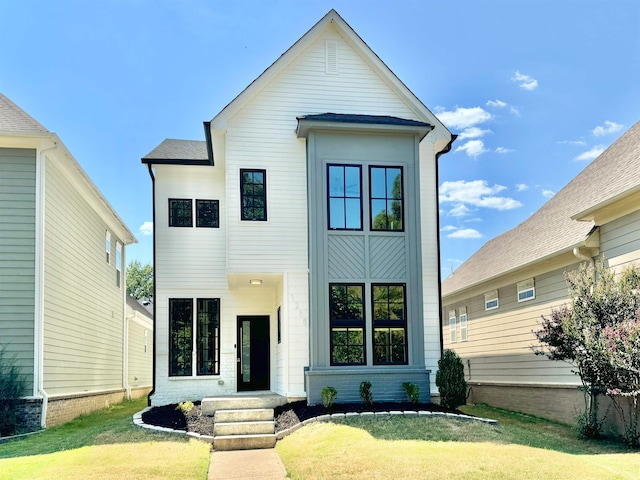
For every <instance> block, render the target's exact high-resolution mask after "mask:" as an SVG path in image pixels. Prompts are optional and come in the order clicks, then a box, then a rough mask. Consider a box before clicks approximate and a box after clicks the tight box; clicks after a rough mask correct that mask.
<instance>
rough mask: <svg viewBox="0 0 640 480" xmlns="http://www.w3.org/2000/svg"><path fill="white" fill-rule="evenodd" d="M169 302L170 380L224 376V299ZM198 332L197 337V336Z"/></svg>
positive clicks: (183, 299) (170, 300) (181, 299)
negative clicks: (221, 342)
mask: <svg viewBox="0 0 640 480" xmlns="http://www.w3.org/2000/svg"><path fill="white" fill-rule="evenodd" d="M193 305H194V302H193V299H191V298H170V299H169V376H171V377H189V376H192V375H194V362H193V352H194V351H195V354H196V365H195V375H219V374H220V299H218V298H198V299H197V300H196V315H195V318H194V315H193V313H194V312H193ZM194 332H195V336H194Z"/></svg>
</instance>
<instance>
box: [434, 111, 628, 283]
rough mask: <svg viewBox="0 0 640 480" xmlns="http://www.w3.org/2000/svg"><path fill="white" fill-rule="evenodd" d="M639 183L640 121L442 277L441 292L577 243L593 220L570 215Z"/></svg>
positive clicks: (484, 279) (481, 280)
mask: <svg viewBox="0 0 640 480" xmlns="http://www.w3.org/2000/svg"><path fill="white" fill-rule="evenodd" d="M639 185H640V122H638V123H636V124H635V125H634V126H633V127H631V128H630V129H629V130H628V131H627V132H626V133H624V134H623V135H622V136H621V137H620V138H619V139H618V140H617V141H616V142H614V143H613V144H612V145H611V146H610V147H609V148H608V149H607V150H605V151H604V152H603V153H602V154H601V155H600V156H599V157H598V158H596V159H595V160H594V161H593V162H591V164H589V165H588V166H587V167H586V168H585V169H584V170H583V171H582V172H580V173H579V174H578V175H577V176H576V177H575V178H574V179H573V180H572V181H571V182H569V184H567V186H565V187H564V188H563V189H562V190H560V191H559V192H558V193H556V194H555V195H554V196H553V197H552V198H551V199H550V200H549V201H548V202H547V203H545V204H544V205H543V206H542V207H541V208H540V209H539V210H538V211H537V212H535V213H534V214H533V215H531V217H529V218H528V219H527V220H525V221H524V222H522V223H521V224H520V225H518V226H517V227H515V228H513V229H511V230H509V231H508V232H505V233H503V234H502V235H499V236H498V237H496V238H494V239H492V240H489V241H488V242H487V243H485V244H484V245H483V246H482V247H481V248H480V250H478V251H477V252H476V253H475V254H473V255H472V256H471V257H470V258H469V259H468V260H467V261H466V262H464V263H463V264H462V265H460V267H458V268H457V269H456V270H455V271H454V272H453V274H452V275H450V276H449V277H448V278H446V279H445V280H444V281H443V282H442V294H443V295H449V294H452V293H454V292H457V291H459V290H463V289H465V288H467V287H470V286H472V285H476V284H478V283H480V282H483V281H486V280H488V279H491V278H495V277H497V276H499V275H502V274H504V273H507V272H509V271H512V270H515V269H517V268H520V267H523V266H525V265H528V264H530V263H533V262H536V261H538V260H540V259H542V258H546V257H550V256H553V255H556V254H559V253H561V252H563V251H568V250H570V249H571V248H573V247H575V246H578V245H579V244H580V243H582V242H583V241H584V240H585V239H586V237H587V235H588V234H589V232H590V231H591V229H592V228H593V226H594V225H593V222H580V221H576V220H571V217H572V216H573V215H576V214H578V213H580V212H583V211H585V210H587V209H590V208H592V207H594V206H596V205H599V204H601V203H603V202H607V201H608V200H611V199H613V198H615V197H617V196H618V195H620V194H623V193H624V192H626V191H628V190H630V189H633V188H635V187H638V186H639Z"/></svg>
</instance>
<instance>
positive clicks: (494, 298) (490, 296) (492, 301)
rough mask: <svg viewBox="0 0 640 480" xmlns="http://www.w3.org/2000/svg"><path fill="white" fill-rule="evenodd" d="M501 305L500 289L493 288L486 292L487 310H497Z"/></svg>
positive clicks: (485, 304)
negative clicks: (499, 298)
mask: <svg viewBox="0 0 640 480" xmlns="http://www.w3.org/2000/svg"><path fill="white" fill-rule="evenodd" d="M499 306H500V301H499V300H498V290H493V291H491V292H487V293H485V294H484V309H485V310H495V309H496V308H498V307H499Z"/></svg>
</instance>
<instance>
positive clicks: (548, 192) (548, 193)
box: [542, 190, 556, 198]
mask: <svg viewBox="0 0 640 480" xmlns="http://www.w3.org/2000/svg"><path fill="white" fill-rule="evenodd" d="M555 194H556V192H554V191H552V190H542V196H543V197H544V198H551V197H553V196H554V195H555Z"/></svg>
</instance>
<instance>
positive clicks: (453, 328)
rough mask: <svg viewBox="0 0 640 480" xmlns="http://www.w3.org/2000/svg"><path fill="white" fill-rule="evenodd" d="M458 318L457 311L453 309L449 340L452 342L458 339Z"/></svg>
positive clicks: (450, 313) (450, 317)
mask: <svg viewBox="0 0 640 480" xmlns="http://www.w3.org/2000/svg"><path fill="white" fill-rule="evenodd" d="M456 320H457V319H456V311H455V310H451V311H450V312H449V341H450V342H451V343H456V342H457V341H458V336H457V325H456Z"/></svg>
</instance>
